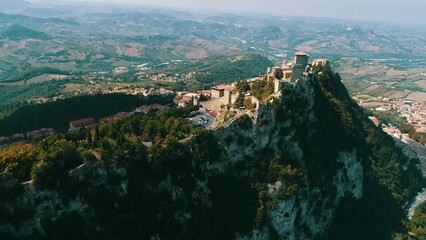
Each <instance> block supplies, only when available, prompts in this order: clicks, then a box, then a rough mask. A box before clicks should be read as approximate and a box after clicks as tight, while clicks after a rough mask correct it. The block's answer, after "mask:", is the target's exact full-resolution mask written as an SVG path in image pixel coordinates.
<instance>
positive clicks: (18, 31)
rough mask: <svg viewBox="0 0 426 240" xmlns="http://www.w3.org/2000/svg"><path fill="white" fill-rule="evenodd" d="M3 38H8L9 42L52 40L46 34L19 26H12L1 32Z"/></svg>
mask: <svg viewBox="0 0 426 240" xmlns="http://www.w3.org/2000/svg"><path fill="white" fill-rule="evenodd" d="M1 38H8V39H9V40H13V41H19V40H23V39H28V38H35V39H41V40H47V39H50V36H49V35H47V34H46V33H44V32H39V31H36V30H32V29H29V28H26V27H24V26H21V25H18V24H12V25H10V26H9V27H7V28H6V29H5V30H3V31H2V32H1Z"/></svg>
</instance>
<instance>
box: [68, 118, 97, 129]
mask: <svg viewBox="0 0 426 240" xmlns="http://www.w3.org/2000/svg"><path fill="white" fill-rule="evenodd" d="M96 124H97V123H96V121H95V119H93V118H83V119H79V120H75V121H71V122H70V130H78V129H81V128H89V129H91V128H94V127H96Z"/></svg>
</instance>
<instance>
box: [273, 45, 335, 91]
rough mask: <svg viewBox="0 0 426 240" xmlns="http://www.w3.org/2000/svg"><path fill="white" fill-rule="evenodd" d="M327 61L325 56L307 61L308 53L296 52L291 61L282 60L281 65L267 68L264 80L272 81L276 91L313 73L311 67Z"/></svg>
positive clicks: (321, 64)
mask: <svg viewBox="0 0 426 240" xmlns="http://www.w3.org/2000/svg"><path fill="white" fill-rule="evenodd" d="M327 63H328V59H326V58H317V59H314V60H313V61H312V62H311V63H309V55H308V54H306V53H304V52H297V53H296V54H295V56H294V60H293V61H287V60H284V61H283V63H282V65H281V66H275V67H273V68H268V70H267V72H266V80H267V81H273V82H274V92H275V93H278V92H279V91H280V90H281V89H282V87H283V86H284V85H285V84H288V83H292V84H294V83H296V82H297V81H298V80H300V79H304V78H305V77H308V76H309V75H313V69H312V68H313V67H315V66H325V65H326V64H327Z"/></svg>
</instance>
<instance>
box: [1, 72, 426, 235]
mask: <svg viewBox="0 0 426 240" xmlns="http://www.w3.org/2000/svg"><path fill="white" fill-rule="evenodd" d="M250 116H252V117H250ZM250 116H248V115H244V116H242V117H240V118H238V119H237V120H235V121H233V122H232V123H231V124H229V125H226V127H223V128H218V129H216V130H215V131H213V132H211V131H205V130H201V131H200V130H196V129H193V127H192V126H190V124H188V123H186V122H185V121H184V120H183V118H182V117H177V116H176V113H175V112H169V113H160V112H154V113H149V114H147V115H140V116H134V117H132V118H130V119H127V120H123V121H119V122H116V123H105V124H101V125H100V126H99V129H97V130H96V131H95V132H94V133H93V132H92V134H94V135H93V136H92V135H91V134H89V133H88V132H85V131H82V132H80V133H78V134H71V133H66V134H61V135H58V136H53V137H51V138H49V139H47V140H46V141H43V142H40V143H37V144H34V145H30V146H26V147H25V148H24V147H22V148H20V147H16V149H9V150H5V151H4V152H2V153H3V154H4V155H3V156H6V155H5V154H6V153H7V154H8V155H7V156H6V157H3V158H2V159H0V160H1V161H0V162H2V163H5V162H8V163H9V165H10V166H9V165H8V166H9V168H4V169H3V173H2V175H1V177H0V183H1V184H0V191H1V193H2V194H3V196H5V197H4V198H3V199H2V200H1V201H0V207H1V210H2V212H3V213H4V214H3V215H2V216H1V217H0V237H1V238H2V239H15V238H21V239H152V238H159V239H392V237H393V235H394V234H395V233H396V232H403V231H405V228H404V225H403V224H402V221H403V218H404V212H403V210H404V206H405V205H404V204H405V202H406V201H407V200H409V199H410V198H412V197H413V196H414V195H415V193H416V192H417V191H419V190H420V189H421V188H422V187H423V186H424V181H423V179H422V177H421V174H420V172H419V171H418V169H417V167H416V163H417V162H416V160H415V159H412V160H409V159H407V158H406V157H405V156H404V155H403V154H402V151H401V150H400V149H399V148H397V147H395V145H394V143H393V140H392V139H391V138H390V137H388V136H387V135H386V134H384V133H383V132H382V131H381V130H380V129H379V128H376V127H375V126H374V125H373V124H372V123H371V122H370V121H369V120H368V118H367V116H366V115H365V113H364V111H363V110H362V109H361V108H359V107H358V105H357V104H356V103H355V102H353V100H352V99H351V98H350V96H349V95H348V93H347V91H346V89H345V88H344V86H343V84H342V83H341V82H340V77H339V75H338V74H334V73H333V72H332V71H331V70H330V69H324V70H323V72H322V73H321V74H317V75H314V76H311V77H308V78H306V79H303V80H300V81H298V82H297V83H296V84H284V86H283V88H282V89H281V92H280V94H276V95H273V96H271V97H270V98H268V99H267V100H266V101H264V102H263V103H261V104H260V105H259V106H258V110H257V112H256V113H255V114H252V115H250ZM188 136H193V137H191V138H188ZM179 139H191V140H190V141H178V140H179ZM148 140H151V141H153V146H152V147H149V148H147V147H146V146H145V145H144V144H142V142H144V141H148ZM24 163H25V164H24ZM18 170H19V171H18ZM30 173H31V174H30ZM29 178H31V179H29ZM19 180H31V182H27V183H26V184H24V185H22V184H19ZM17 182H18V184H17Z"/></svg>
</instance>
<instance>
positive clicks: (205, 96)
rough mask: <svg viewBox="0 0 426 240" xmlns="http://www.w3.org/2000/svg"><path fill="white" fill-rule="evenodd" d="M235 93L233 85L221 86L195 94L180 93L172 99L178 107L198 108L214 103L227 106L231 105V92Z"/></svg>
mask: <svg viewBox="0 0 426 240" xmlns="http://www.w3.org/2000/svg"><path fill="white" fill-rule="evenodd" d="M234 91H235V84H234V83H233V84H222V85H217V86H214V87H212V88H211V89H210V90H202V91H196V92H182V93H178V95H177V96H176V97H175V98H174V100H173V102H174V103H175V104H176V105H177V106H178V107H187V106H191V105H193V106H200V105H203V104H204V105H205V104H207V105H211V104H210V103H213V102H216V103H220V104H219V106H220V105H227V104H231V103H232V99H233V98H232V96H233V94H232V93H233V92H234Z"/></svg>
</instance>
